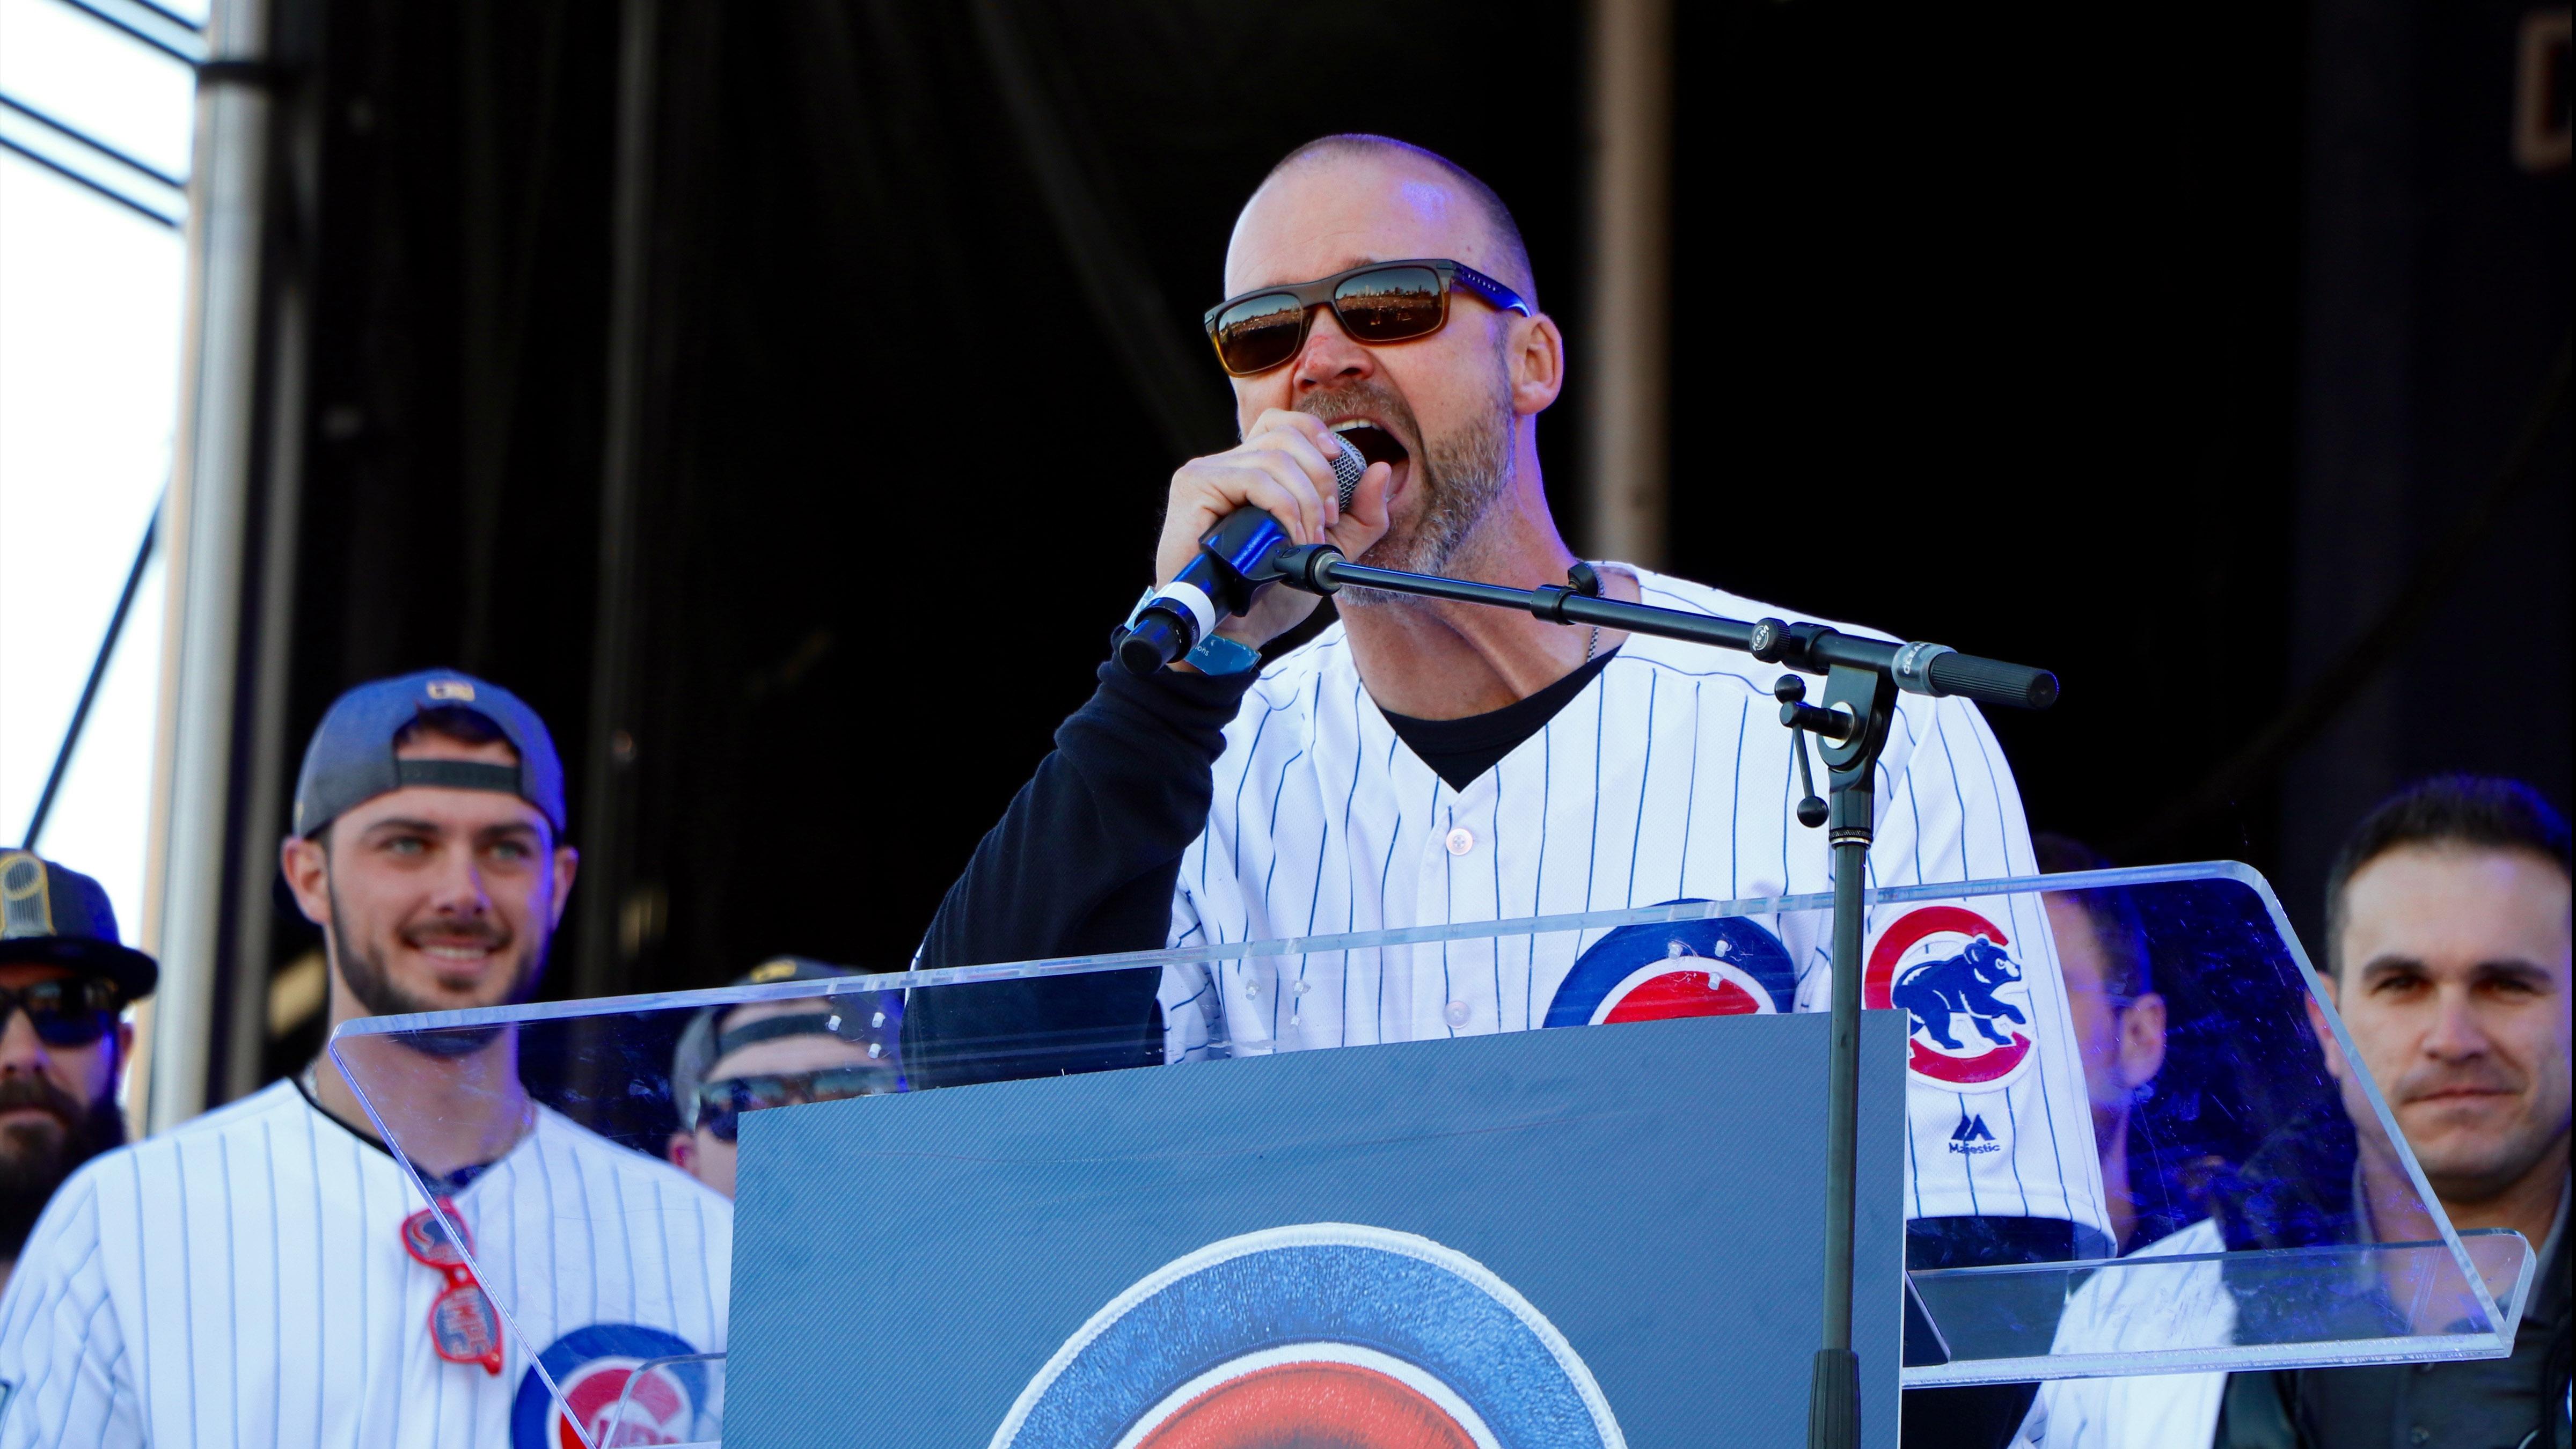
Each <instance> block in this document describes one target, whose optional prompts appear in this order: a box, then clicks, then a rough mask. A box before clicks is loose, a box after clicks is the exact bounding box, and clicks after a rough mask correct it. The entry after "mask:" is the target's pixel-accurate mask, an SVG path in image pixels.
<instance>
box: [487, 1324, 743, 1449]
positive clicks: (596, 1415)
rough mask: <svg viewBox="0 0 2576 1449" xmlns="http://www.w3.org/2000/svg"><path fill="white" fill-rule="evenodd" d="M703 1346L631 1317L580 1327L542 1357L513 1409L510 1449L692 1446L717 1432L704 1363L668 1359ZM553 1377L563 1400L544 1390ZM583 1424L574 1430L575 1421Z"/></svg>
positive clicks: (522, 1381)
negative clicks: (709, 1419)
mask: <svg viewBox="0 0 2576 1449" xmlns="http://www.w3.org/2000/svg"><path fill="white" fill-rule="evenodd" d="M697 1351H698V1350H697V1349H695V1348H693V1347H691V1346H690V1345H689V1343H688V1341H687V1340H686V1339H683V1338H680V1337H678V1336H676V1335H674V1334H669V1333H664V1332H663V1331H662V1330H660V1329H658V1328H644V1327H640V1326H638V1325H636V1324H632V1323H594V1324H592V1325H591V1326H589V1327H588V1328H576V1329H574V1330H573V1331H572V1332H570V1333H567V1334H565V1335H564V1336H563V1337H561V1338H559V1339H556V1340H555V1341H554V1344H553V1345H552V1346H551V1347H549V1348H548V1349H547V1350H546V1351H545V1352H544V1353H542V1354H540V1355H538V1356H537V1362H538V1363H539V1364H542V1365H543V1366H544V1367H545V1371H546V1374H545V1375H540V1374H539V1373H538V1372H537V1370H536V1369H535V1368H534V1367H531V1368H530V1369H529V1370H528V1372H527V1375H526V1377H524V1378H522V1379H520V1380H519V1396H518V1398H517V1400H516V1401H515V1402H513V1403H512V1405H511V1408H510V1449H594V1446H599V1445H608V1444H615V1445H619V1446H621V1449H622V1446H625V1445H629V1444H690V1443H696V1442H698V1441H701V1440H706V1439H712V1438H714V1437H715V1428H714V1426H713V1425H712V1424H711V1423H701V1422H700V1421H701V1418H702V1417H711V1416H707V1415H706V1410H707V1407H708V1405H707V1366H706V1365H705V1364H704V1363H667V1362H661V1360H666V1359H671V1358H679V1357H686V1356H689V1355H692V1354H695V1353H696V1352H697ZM546 1375H551V1376H552V1377H553V1379H554V1381H555V1387H556V1388H557V1389H558V1390H559V1391H560V1392H561V1393H562V1395H563V1398H562V1399H561V1401H560V1402H558V1401H557V1399H556V1398H555V1395H553V1394H550V1393H548V1392H546ZM576 1424H577V1425H578V1426H579V1427H578V1428H576V1427H575V1425H576Z"/></svg>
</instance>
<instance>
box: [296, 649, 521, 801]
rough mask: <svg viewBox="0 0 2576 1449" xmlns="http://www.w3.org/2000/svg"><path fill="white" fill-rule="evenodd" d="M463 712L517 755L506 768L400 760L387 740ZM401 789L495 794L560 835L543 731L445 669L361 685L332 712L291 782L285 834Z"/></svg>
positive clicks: (483, 686) (506, 694) (517, 705)
mask: <svg viewBox="0 0 2576 1449" xmlns="http://www.w3.org/2000/svg"><path fill="white" fill-rule="evenodd" d="M440 710H464V711H466V712H468V713H470V714H474V715H477V716H479V717H481V718H482V719H483V720H484V721H485V722H486V723H488V724H490V725H491V726H492V728H493V729H495V730H497V731H499V732H500V734H501V737H502V738H504V739H506V740H508V741H509V742H510V747H511V748H512V749H513V750H516V751H517V752H518V755H519V762H518V763H517V764H516V765H494V764H485V763H482V762H479V761H474V760H403V759H396V758H395V757H394V736H396V735H398V734H401V733H402V731H403V728H404V727H405V726H407V725H409V724H410V723H411V722H412V721H414V720H416V719H418V718H420V717H421V716H422V715H425V714H430V713H432V712H435V711H440ZM406 785H437V786H444V787H446V788H449V789H458V790H496V791H499V792H500V793H502V794H504V795H516V796H518V797H519V798H520V799H522V800H525V801H527V802H528V803H529V804H531V805H534V806H536V807H537V809H538V810H539V811H540V812H542V813H543V814H544V815H545V817H546V820H547V821H548V822H549V823H550V824H552V825H553V826H554V828H555V833H556V834H557V835H561V834H562V833H563V830H564V825H565V821H566V815H565V811H564V777H563V761H562V759H561V758H559V757H558V756H557V755H556V754H555V742H554V737H553V736H552V735H549V734H547V733H546V722H545V721H544V720H542V719H539V718H537V712H536V711H535V710H533V709H530V708H528V706H527V703H526V702H525V701H524V700H521V699H520V698H519V697H518V696H517V695H515V694H512V693H511V692H510V691H508V690H506V689H503V688H502V687H501V686H499V685H497V684H491V683H487V682H486V681H484V680H480V679H477V678H475V677H474V676H472V675H470V674H464V673H460V672H458V671H457V670H453V669H428V670H423V671H421V672H420V673H418V674H406V675H403V676H401V677H400V678H397V679H379V680H376V681H374V682H373V683H370V684H361V685H359V686H358V687H357V688H355V689H352V690H350V691H349V692H348V693H346V694H344V695H341V696H340V697H339V698H338V699H337V700H335V701H333V702H332V705H331V708H330V710H329V711H328V712H327V713H325V714H324V715H323V716H322V723H321V724H320V725H318V726H316V727H315V728H314V731H313V741H312V743H311V744H309V745H307V746H305V749H304V769H303V771H302V773H300V774H299V775H297V777H296V780H295V833H296V834H298V835H305V836H309V835H311V834H313V833H314V832H315V831H318V830H320V829H321V828H322V827H323V826H325V825H328V824H330V823H331V822H332V821H334V820H336V819H338V818H339V817H340V816H341V815H342V814H343V813H345V812H346V811H347V810H348V809H349V808H350V807H351V806H354V805H358V804H360V803H362V802H364V801H368V800H372V799H374V798H375V797H377V796H378V795H387V794H391V793H392V792H394V791H396V790H399V789H402V788H403V787H404V786H406Z"/></svg>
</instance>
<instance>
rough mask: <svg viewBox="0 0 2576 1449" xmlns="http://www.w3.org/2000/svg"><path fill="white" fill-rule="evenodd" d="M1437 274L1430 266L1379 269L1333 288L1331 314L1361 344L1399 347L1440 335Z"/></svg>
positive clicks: (1346, 280)
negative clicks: (1408, 341)
mask: <svg viewBox="0 0 2576 1449" xmlns="http://www.w3.org/2000/svg"><path fill="white" fill-rule="evenodd" d="M1441 301H1442V288H1441V286H1440V274H1439V273H1438V272H1435V271H1433V270H1432V269H1431V268H1429V267H1380V268H1378V269H1377V270H1376V271H1371V272H1362V273H1360V274H1359V275H1358V276H1356V277H1346V278H1344V279H1343V281H1342V284H1341V285H1340V286H1338V287H1335V288H1334V289H1333V315H1334V316H1335V317H1338V318H1340V319H1341V323H1342V330H1343V331H1345V332H1348V333H1349V334H1351V336H1352V337H1353V338H1354V339H1356V340H1358V341H1361V342H1402V341H1403V340H1405V339H1406V338H1408V337H1422V336H1427V335H1429V334H1430V333H1433V332H1437V331H1439V330H1440V321H1441V317H1442V315H1443V314H1442V312H1441V307H1440V304H1441Z"/></svg>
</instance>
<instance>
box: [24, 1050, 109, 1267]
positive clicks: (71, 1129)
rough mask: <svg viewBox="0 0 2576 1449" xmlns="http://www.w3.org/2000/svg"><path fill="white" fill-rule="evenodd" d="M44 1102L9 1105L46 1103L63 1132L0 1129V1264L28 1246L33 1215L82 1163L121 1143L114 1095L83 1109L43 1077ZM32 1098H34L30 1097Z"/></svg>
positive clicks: (27, 1128)
mask: <svg viewBox="0 0 2576 1449" xmlns="http://www.w3.org/2000/svg"><path fill="white" fill-rule="evenodd" d="M31 1080H34V1081H37V1082H42V1083H43V1088H44V1092H43V1095H44V1096H45V1097H46V1101H45V1102H44V1103H42V1104H39V1103H36V1102H34V1101H32V1100H18V1101H13V1102H12V1103H11V1105H13V1106H34V1105H44V1106H45V1107H46V1108H47V1109H48V1110H50V1111H52V1112H53V1113H54V1114H55V1116H56V1117H57V1118H60V1119H61V1120H62V1121H63V1124H64V1125H63V1127H62V1130H60V1131H59V1132H48V1131H45V1130H44V1129H43V1128H41V1127H34V1126H27V1125H18V1124H13V1125H11V1126H8V1127H0V1262H8V1261H13V1260H15V1259H16V1258H17V1256H18V1251H19V1249H21V1248H24V1247H25V1246H26V1245H27V1234H28V1233H30V1232H33V1231H34V1230H35V1226H36V1216H37V1214H39V1213H42V1212H43V1211H44V1210H45V1204H46V1203H47V1202H48V1201H50V1200H51V1199H52V1198H53V1195H54V1192H55V1190H56V1189H57V1188H60V1187H61V1186H62V1185H63V1179H65V1178H67V1177H70V1176H71V1175H72V1173H73V1171H74V1170H75V1169H77V1168H78V1167H79V1166H80V1165H81V1164H82V1163H84V1162H87V1161H89V1160H90V1159H91V1158H93V1157H96V1156H98V1155H99V1154H100V1153H102V1152H105V1151H107V1150H109V1149H110V1148H115V1147H122V1146H124V1145H125V1114H124V1113H123V1112H120V1111H118V1110H117V1107H116V1097H115V1095H114V1094H113V1093H111V1094H109V1095H108V1096H106V1097H102V1098H100V1099H99V1100H98V1101H95V1102H92V1103H90V1104H89V1109H88V1110H87V1111H86V1112H84V1111H82V1110H81V1106H80V1103H79V1102H78V1101H76V1100H74V1099H72V1098H70V1097H68V1096H66V1095H64V1094H63V1093H62V1092H61V1091H59V1090H57V1089H55V1088H54V1087H53V1084H52V1083H50V1082H43V1079H42V1078H35V1079H31ZM31 1095H32V1094H31Z"/></svg>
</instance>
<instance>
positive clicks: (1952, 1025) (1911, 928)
mask: <svg viewBox="0 0 2576 1449" xmlns="http://www.w3.org/2000/svg"><path fill="white" fill-rule="evenodd" d="M2011 944H2012V942H2011V940H2010V939H2009V938H2007V937H2006V936H2005V935H2004V933H2003V932H2002V931H2001V930H2000V929H1998V928H1997V927H1996V926H1995V924H1994V923H1993V922H1991V921H1989V920H1987V919H1986V918H1985V917H1983V916H1980V915H1978V914H1977V913H1976V912H1974V911H1970V910H1966V909H1963V908H1961V907H1958V906H1925V907H1923V908H1922V909H1920V910H1915V911H1909V912H1907V913H1906V914H1905V915H1904V916H1902V917H1900V918H1899V919H1898V920H1897V922H1896V924H1895V925H1893V926H1890V927H1888V928H1887V934H1885V935H1883V936H1881V937H1879V938H1878V944H1877V945H1876V946H1875V947H1873V948H1871V950H1870V953H1869V969H1868V970H1867V972H1866V973H1864V975H1863V977H1862V1001H1863V1003H1864V1004H1866V1005H1868V1006H1871V1007H1874V1008H1878V1009H1882V1010H1884V1009H1886V1008H1890V1007H1901V1008H1903V1009H1904V1010H1905V1012H1906V1013H1907V1014H1908V1015H1909V1016H1911V1017H1912V1018H1913V1022H1912V1026H1913V1032H1912V1036H1913V1039H1912V1041H1911V1042H1909V1043H1908V1045H1907V1049H1906V1050H1907V1055H1906V1065H1907V1067H1908V1068H1909V1069H1910V1070H1912V1071H1913V1072H1914V1073H1915V1075H1917V1076H1921V1077H1926V1078H1929V1079H1931V1080H1932V1081H1935V1082H1939V1083H1941V1084H1942V1085H1944V1086H1949V1087H1963V1088H1994V1087H2001V1086H2004V1085H2006V1084H2007V1083H2009V1082H2011V1081H2013V1080H2014V1079H2015V1078H2017V1077H2019V1076H2020V1075H2021V1073H2022V1071H2023V1069H2024V1068H2025V1067H2026V1066H2027V1065H2028V1063H2029V1061H2030V1059H2031V1041H2030V1034H2029V1033H2028V1032H2026V1031H2020V1030H2016V1029H2015V1028H2019V1027H2026V1026H2028V1025H2029V1024H2030V1017H2029V1015H2028V1013H2027V1012H2026V1011H2024V1009H2023V1007H2024V1006H2026V1005H2027V1004H2028V1003H2029V1001H2030V988H2029V986H2028V985H2026V984H2025V983H2024V982H2023V981H2022V970H2021V964H2020V963H2019V962H2017V961H2015V960H2013V958H2012V957H2011V955H2010V954H2009V953H2008V952H2007V951H2006V949H2005V948H2006V947H2008V946H2010V945H2011ZM2007 994H2009V995H2012V996H2017V997H2019V998H2020V1001H2021V1004H2020V1005H2016V1004H2015V1003H2014V1002H2012V1001H2008V1000H2006V999H2005V997H2006V995H2007ZM1961 1150H1967V1149H1961Z"/></svg>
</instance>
